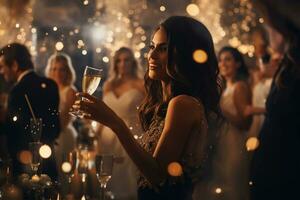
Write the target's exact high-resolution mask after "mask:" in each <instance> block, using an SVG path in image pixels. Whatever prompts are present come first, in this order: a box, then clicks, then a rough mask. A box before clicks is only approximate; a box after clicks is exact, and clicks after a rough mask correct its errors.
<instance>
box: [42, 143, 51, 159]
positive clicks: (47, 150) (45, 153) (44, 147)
mask: <svg viewBox="0 0 300 200" xmlns="http://www.w3.org/2000/svg"><path fill="white" fill-rule="evenodd" d="M39 154H40V156H41V157H42V158H45V159H46V158H49V157H50V156H51V154H52V150H51V148H50V147H49V146H48V145H47V144H44V145H42V146H41V147H40V149H39Z"/></svg>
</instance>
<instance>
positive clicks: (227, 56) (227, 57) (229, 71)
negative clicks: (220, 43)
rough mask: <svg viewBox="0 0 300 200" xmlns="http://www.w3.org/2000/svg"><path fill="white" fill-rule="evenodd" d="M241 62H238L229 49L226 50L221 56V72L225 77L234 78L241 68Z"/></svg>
mask: <svg viewBox="0 0 300 200" xmlns="http://www.w3.org/2000/svg"><path fill="white" fill-rule="evenodd" d="M239 66H240V63H238V62H236V60H235V59H234V57H233V55H232V54H231V53H230V52H229V51H224V52H222V53H221V54H220V57H219V69H220V74H221V75H222V76H224V77H225V78H233V77H234V76H235V74H236V71H237V69H238V68H239Z"/></svg>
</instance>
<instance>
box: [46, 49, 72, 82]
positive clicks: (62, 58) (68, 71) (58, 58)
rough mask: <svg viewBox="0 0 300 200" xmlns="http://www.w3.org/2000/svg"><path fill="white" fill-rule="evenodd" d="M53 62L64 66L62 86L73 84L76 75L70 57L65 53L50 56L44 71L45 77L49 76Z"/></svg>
mask: <svg viewBox="0 0 300 200" xmlns="http://www.w3.org/2000/svg"><path fill="white" fill-rule="evenodd" d="M54 62H60V63H62V64H63V66H64V70H65V79H64V80H61V81H62V83H63V85H65V86H70V85H73V84H74V83H75V80H76V73H75V70H74V67H73V65H72V61H71V58H70V56H68V55H67V54H65V53H55V54H53V55H51V56H50V57H49V59H48V62H47V66H46V69H45V75H46V76H47V77H50V76H51V68H52V67H53V64H54Z"/></svg>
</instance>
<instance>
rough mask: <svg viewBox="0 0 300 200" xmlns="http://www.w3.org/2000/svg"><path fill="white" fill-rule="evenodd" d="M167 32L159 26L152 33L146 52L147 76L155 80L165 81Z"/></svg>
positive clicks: (166, 78)
mask: <svg viewBox="0 0 300 200" xmlns="http://www.w3.org/2000/svg"><path fill="white" fill-rule="evenodd" d="M167 41H168V40H167V34H166V32H165V30H164V29H162V28H160V29H158V30H157V31H156V33H155V34H154V36H153V38H152V41H151V45H150V50H149V53H148V66H149V77H150V78H151V79H155V80H163V81H167V80H168V79H169V76H168V75H167V72H166V69H167V62H168V44H167Z"/></svg>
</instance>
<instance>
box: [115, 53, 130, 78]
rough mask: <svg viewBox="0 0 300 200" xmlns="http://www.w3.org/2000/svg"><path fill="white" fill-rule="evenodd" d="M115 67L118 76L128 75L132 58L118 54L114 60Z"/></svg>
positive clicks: (124, 54) (128, 55) (125, 54)
mask: <svg viewBox="0 0 300 200" xmlns="http://www.w3.org/2000/svg"><path fill="white" fill-rule="evenodd" d="M116 67H117V71H118V74H119V75H130V73H131V71H132V69H131V68H132V58H131V57H130V54H129V53H126V52H123V53H120V55H119V56H118V58H117V59H116Z"/></svg>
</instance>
